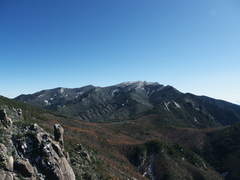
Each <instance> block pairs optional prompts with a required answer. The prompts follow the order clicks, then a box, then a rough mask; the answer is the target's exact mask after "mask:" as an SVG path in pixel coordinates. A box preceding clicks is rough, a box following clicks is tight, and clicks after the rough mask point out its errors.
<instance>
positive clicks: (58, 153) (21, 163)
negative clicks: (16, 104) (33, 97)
mask: <svg viewBox="0 0 240 180" xmlns="http://www.w3.org/2000/svg"><path fill="white" fill-rule="evenodd" d="M8 113H9V116H11V117H12V118H13V119H14V120H12V118H11V117H8ZM22 118H23V117H22V113H21V110H20V109H18V110H13V111H12V110H9V109H8V108H6V109H1V110H0V121H1V125H0V127H1V131H4V133H3V134H4V136H3V137H1V141H0V142H1V143H0V166H1V168H0V179H1V180H18V179H29V180H35V179H51V180H74V179H75V174H74V172H73V170H72V168H71V166H70V158H69V155H68V153H67V152H65V151H64V141H63V133H64V130H63V128H62V127H61V125H60V124H55V125H54V136H53V135H51V134H49V133H47V132H46V131H44V130H43V129H42V128H41V127H40V126H39V125H38V124H30V125H27V126H24V127H23V126H21V127H20V126H19V127H18V126H17V124H18V121H21V119H22ZM14 123H16V126H13V124H14Z"/></svg>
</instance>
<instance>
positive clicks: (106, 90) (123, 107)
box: [15, 81, 240, 127]
mask: <svg viewBox="0 0 240 180" xmlns="http://www.w3.org/2000/svg"><path fill="white" fill-rule="evenodd" d="M15 99H16V100H19V101H23V102H26V103H29V104H32V105H36V106H40V107H43V108H46V109H49V110H52V111H55V112H59V113H62V114H65V115H69V116H72V117H74V118H77V119H79V120H82V121H85V122H120V121H126V120H132V119H135V118H138V117H141V116H143V115H146V114H150V113H154V114H156V115H158V116H159V118H160V121H161V119H162V121H164V119H167V121H168V122H170V121H173V120H174V122H173V124H178V125H181V124H182V125H183V126H191V127H208V126H219V125H220V124H221V125H229V124H232V123H234V122H238V121H239V118H240V107H239V106H238V105H234V104H231V103H228V102H225V101H221V100H215V99H212V98H209V97H205V96H195V95H193V94H190V93H187V94H184V93H181V92H179V91H178V90H177V89H175V88H174V87H172V86H164V85H161V84H159V83H156V82H155V83H150V82H146V81H135V82H124V83H120V84H117V85H114V86H109V87H94V86H85V87H82V88H75V89H68V88H56V89H50V90H43V91H40V92H37V93H34V94H30V95H20V96H18V97H16V98H15ZM166 116H168V117H169V118H168V117H166Z"/></svg>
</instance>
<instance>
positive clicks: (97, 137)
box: [0, 95, 240, 180]
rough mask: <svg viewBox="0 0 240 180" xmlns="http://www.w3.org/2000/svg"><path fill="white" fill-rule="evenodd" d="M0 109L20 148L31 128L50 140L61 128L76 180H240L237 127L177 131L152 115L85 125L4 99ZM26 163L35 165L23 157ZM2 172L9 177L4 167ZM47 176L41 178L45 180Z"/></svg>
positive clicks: (21, 175)
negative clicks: (44, 131) (56, 128)
mask: <svg viewBox="0 0 240 180" xmlns="http://www.w3.org/2000/svg"><path fill="white" fill-rule="evenodd" d="M190 96H191V95H190ZM0 107H1V109H4V110H5V112H6V114H7V116H8V117H9V118H11V119H12V122H13V123H12V129H11V131H12V135H11V137H12V138H10V139H12V140H13V141H17V140H18V142H19V143H21V142H22V143H23V144H24V142H25V141H26V140H27V139H25V138H28V137H32V135H31V133H33V132H34V131H33V130H31V128H30V127H32V124H33V123H34V124H38V126H39V127H42V128H43V129H44V130H46V131H47V132H48V133H50V134H53V132H54V130H53V126H54V125H55V124H61V126H62V127H63V129H64V135H63V139H64V149H65V150H64V153H66V154H67V152H68V154H69V163H70V166H71V167H72V169H73V171H74V174H75V177H76V179H154V178H155V179H206V180H207V179H222V177H221V175H220V174H222V176H225V178H226V179H238V177H239V175H238V174H237V173H238V171H237V167H239V165H240V163H239V158H238V157H239V156H238V154H239V148H238V145H239V142H238V140H237V139H234V138H233V137H238V136H239V132H240V131H239V130H238V127H239V123H237V124H235V125H232V126H226V127H215V128H207V129H197V128H186V127H180V126H178V127H177V126H171V125H170V124H171V123H170V124H169V123H166V122H165V123H163V122H161V121H159V115H158V114H156V113H155V112H154V111H153V113H150V112H149V113H148V114H146V115H143V116H141V117H139V118H135V119H134V120H127V121H122V122H115V123H87V122H81V121H79V120H78V119H74V118H71V117H68V116H65V115H61V114H57V113H53V112H51V111H48V110H45V109H41V108H39V107H36V106H32V105H29V104H26V103H22V102H19V101H15V100H10V99H7V98H4V97H0ZM169 108H172V107H171V106H169ZM17 110H20V111H17ZM170 110H171V111H172V109H170ZM166 111H168V110H166ZM17 112H21V116H19V115H18V114H17ZM168 112H169V111H168ZM29 128H30V129H29ZM26 129H29V130H30V131H26ZM9 130H10V129H7V128H6V127H5V126H4V125H2V126H1V137H2V139H1V143H2V144H5V146H6V148H7V149H9V150H10V149H11V148H12V145H11V144H9V143H8V142H9V139H8V138H9V137H6V136H5V135H4V134H6V131H9ZM26 133H27V134H26ZM10 134H11V133H10ZM30 135H31V136H30ZM5 137H6V138H5ZM50 137H53V136H52V135H50ZM238 139H239V138H238ZM221 140H223V141H221ZM59 142H60V141H59ZM221 142H222V143H221ZM13 147H14V148H15V149H16V151H17V152H22V149H21V146H17V145H16V144H15V143H14V146H13ZM27 147H28V145H27ZM222 149H224V151H221V150H222ZM15 153H16V152H15V151H13V150H11V151H9V154H8V156H12V157H13V158H14V161H15V158H16V157H18V156H19V155H17V156H16V154H15ZM31 156H32V155H31ZM31 156H30V157H31ZM27 157H28V159H31V158H30V157H29V156H24V155H23V158H27ZM210 157H211V158H210ZM232 159H234V161H232ZM30 162H31V161H30ZM230 162H231V164H229V163H230ZM13 167H14V169H15V168H16V169H17V167H18V166H16V165H14V166H13ZM212 167H214V169H213V168H212ZM2 170H5V172H7V171H6V167H5V165H4V166H2ZM14 173H15V174H14ZM14 173H13V176H16V177H19V178H20V179H21V178H24V179H27V178H28V177H27V176H29V174H25V173H23V172H21V171H14ZM38 175H39V174H38ZM43 175H44V174H42V176H39V177H43V179H47V178H46V177H45V178H44V176H43ZM55 179H57V178H56V177H55Z"/></svg>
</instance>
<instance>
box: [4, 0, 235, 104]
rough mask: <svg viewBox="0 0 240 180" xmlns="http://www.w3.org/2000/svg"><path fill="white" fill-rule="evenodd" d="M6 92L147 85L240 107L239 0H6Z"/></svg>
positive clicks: (11, 94) (18, 92) (8, 94)
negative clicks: (155, 84) (168, 87)
mask: <svg viewBox="0 0 240 180" xmlns="http://www.w3.org/2000/svg"><path fill="white" fill-rule="evenodd" d="M0 63H1V64H0V66H1V71H0V82H1V88H0V94H1V95H3V96H7V97H10V98H12V97H15V96H17V95H20V94H28V93H34V92H36V91H39V90H42V89H50V88H55V87H69V88H74V87H81V86H84V85H89V84H92V85H95V86H109V85H114V84H117V83H121V82H124V81H136V80H143V81H144V80H146V81H149V82H159V83H160V84H164V85H172V86H174V87H175V88H177V89H178V90H180V91H182V92H191V93H193V94H197V95H207V96H211V97H214V98H218V99H224V100H227V101H231V102H234V103H240V83H239V78H240V70H239V69H240V1H239V0H200V1H197V0H68V1H66V0H21V1H20V0H0Z"/></svg>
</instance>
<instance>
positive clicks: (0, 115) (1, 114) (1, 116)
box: [0, 109, 12, 128]
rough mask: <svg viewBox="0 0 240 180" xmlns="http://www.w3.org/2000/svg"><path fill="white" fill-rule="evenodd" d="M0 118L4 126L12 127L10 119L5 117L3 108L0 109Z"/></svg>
mask: <svg viewBox="0 0 240 180" xmlns="http://www.w3.org/2000/svg"><path fill="white" fill-rule="evenodd" d="M0 120H1V122H2V124H3V125H4V126H5V127H6V128H10V127H12V120H11V119H10V118H8V117H7V114H6V111H5V109H0Z"/></svg>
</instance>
